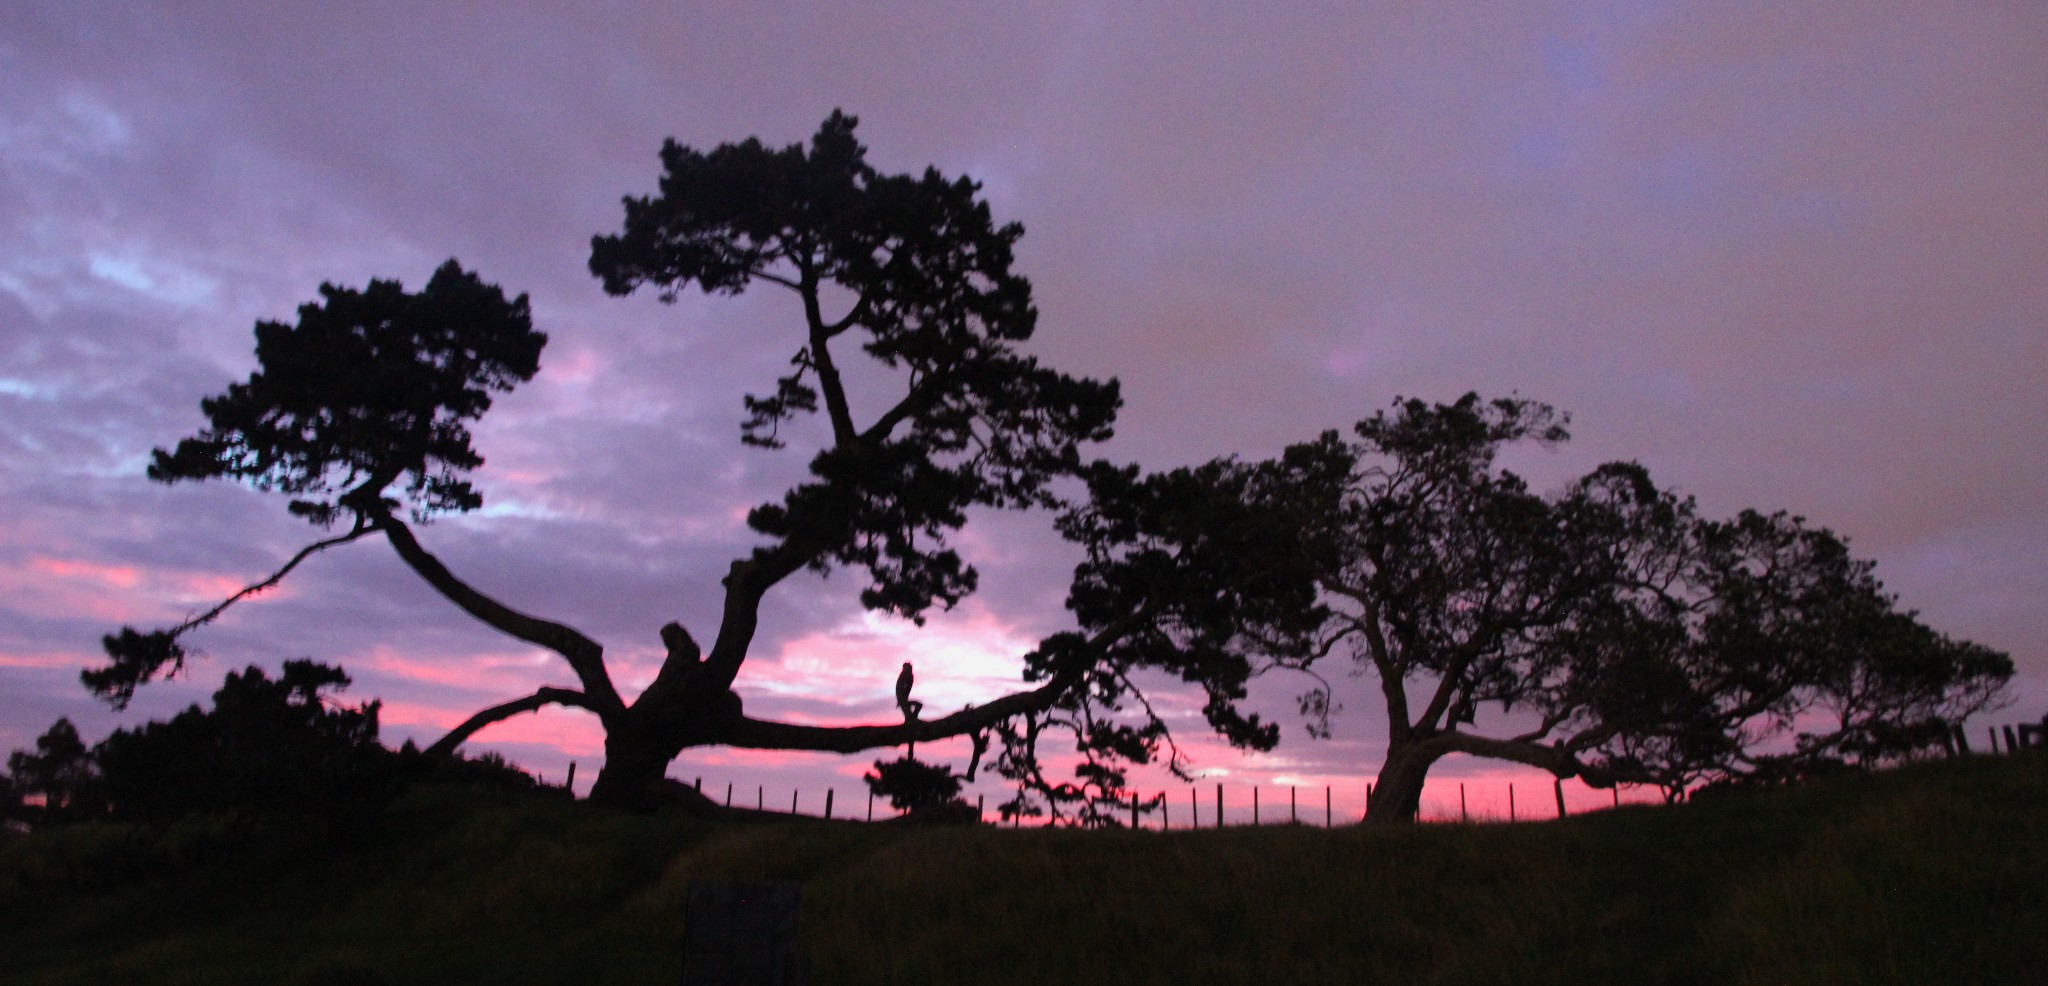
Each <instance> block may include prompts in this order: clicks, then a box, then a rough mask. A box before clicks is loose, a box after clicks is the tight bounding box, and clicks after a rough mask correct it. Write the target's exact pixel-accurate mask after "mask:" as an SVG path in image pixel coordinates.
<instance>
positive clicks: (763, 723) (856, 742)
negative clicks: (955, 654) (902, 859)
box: [720, 673, 1080, 753]
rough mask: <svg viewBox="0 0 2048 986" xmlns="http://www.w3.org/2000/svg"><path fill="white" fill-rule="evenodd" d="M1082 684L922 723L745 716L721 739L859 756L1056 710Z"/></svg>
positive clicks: (1055, 686)
mask: <svg viewBox="0 0 2048 986" xmlns="http://www.w3.org/2000/svg"><path fill="white" fill-rule="evenodd" d="M1079 680H1080V675H1079V674H1077V673H1069V674H1063V675H1055V676H1053V678H1052V680H1050V681H1048V682H1046V683H1045V684H1043V685H1040V686H1038V687H1037V688H1033V689H1031V690H1030V691H1023V692H1012V693H1010V694H1008V695H1005V696H1003V697H1002V698H999V699H996V700H995V701H993V702H990V703H988V704H986V705H970V706H968V707H967V708H964V709H961V710H960V711H958V712H955V713H953V714H952V715H949V716H946V717H944V718H940V719H921V720H913V721H910V722H902V723H896V724H893V725H887V726H805V725H798V724H796V723H787V722H769V721H767V720H764V719H755V718H752V717H748V716H742V717H741V718H740V719H739V720H738V721H737V722H736V723H734V724H733V726H732V727H731V729H730V730H728V731H727V732H726V733H725V734H724V735H722V736H721V737H720V740H721V742H722V743H724V745H726V746H736V747H742V748H745V749H749V750H815V751H818V752H822V753H859V752H860V751H862V750H872V749H876V748H878V747H889V746H902V745H904V744H906V743H928V742H931V741H933V740H942V739H947V738H950V737H954V736H965V735H967V734H969V733H976V732H980V731H982V730H984V729H989V728H992V727H993V726H995V724H996V723H999V722H1002V721H1003V720H1005V719H1010V718H1014V717H1016V716H1020V715H1024V714H1026V713H1030V712H1040V711H1043V710H1045V709H1047V708H1050V707H1052V705H1053V703H1055V702H1058V701H1059V699H1060V697H1061V696H1062V695H1064V694H1066V691H1067V689H1069V688H1071V687H1073V686H1074V685H1075V684H1076V683H1077V682H1078V681H1079Z"/></svg>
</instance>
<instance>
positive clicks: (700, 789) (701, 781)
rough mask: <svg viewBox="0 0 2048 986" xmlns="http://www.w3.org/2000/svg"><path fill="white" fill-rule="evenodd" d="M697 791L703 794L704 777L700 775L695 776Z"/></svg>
mask: <svg viewBox="0 0 2048 986" xmlns="http://www.w3.org/2000/svg"><path fill="white" fill-rule="evenodd" d="M697 793H698V794H703V793H704V778H702V777H699V778H697Z"/></svg>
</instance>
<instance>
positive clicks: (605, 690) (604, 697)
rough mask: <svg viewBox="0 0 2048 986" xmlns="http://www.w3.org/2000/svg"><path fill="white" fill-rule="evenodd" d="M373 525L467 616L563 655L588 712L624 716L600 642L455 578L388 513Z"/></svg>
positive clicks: (374, 519) (413, 568)
mask: <svg viewBox="0 0 2048 986" xmlns="http://www.w3.org/2000/svg"><path fill="white" fill-rule="evenodd" d="M371 523H372V524H374V525H375V526H376V527H377V528H378V529H379V530H382V531H383V532H384V535H385V537H386V539H388V540H389V541H390V542H391V547H392V548H393V549H395V550H396V551H397V552H398V557H399V558H400V559H402V560H403V561H404V562H405V563H406V564H407V565H408V566H410V567H411V568H412V570H413V571H414V572H417V573H419V576H420V578H423V579H425V580H426V581H427V584H428V585H431V586H433V587H434V589H435V590H436V591H438V592H440V593H441V595H443V596H446V597H447V598H448V600H449V601H450V602H452V603H454V604H455V605H457V606H459V607H461V608H462V611H463V612H465V613H468V614H469V615H471V616H474V617H476V618H477V619H479V620H481V621H483V622H484V623H485V624H487V625H489V626H491V627H492V628H494V629H496V630H498V631H499V632H501V633H504V634H506V635H508V636H512V637H516V638H518V639H520V640H524V641H526V642H527V643H530V644H534V645H537V646H540V647H545V648H547V649H549V650H551V651H554V652H555V653H557V654H560V655H562V657H563V659H565V660H567V661H568V662H569V667H570V669H571V670H573V671H575V672H576V677H577V679H578V680H579V681H581V682H582V684H583V695H584V699H585V702H586V703H587V705H588V707H589V708H591V709H592V710H594V711H596V712H598V713H599V714H613V713H618V712H623V711H624V710H625V705H624V703H623V702H621V701H620V700H619V693H618V690H617V689H615V688H614V687H612V679H611V675H610V674H609V673H607V672H606V671H605V668H604V648H603V647H601V646H599V645H598V643H597V641H595V640H592V639H590V638H589V637H587V636H585V635H584V634H583V633H582V632H581V631H579V630H577V629H575V628H574V627H570V626H567V625H564V624H561V623H556V622H554V621H553V620H545V619H541V618H540V617H536V616H528V615H527V614H525V613H522V612H519V611H518V610H516V609H513V608H512V607H510V606H507V605H505V604H504V603H501V602H499V601H497V600H496V599H493V598H491V597H490V596H487V595H485V594H483V593H482V592H479V591H477V589H476V588H474V587H472V586H471V585H470V584H469V583H467V582H464V581H462V580H461V579H459V578H456V577H455V573H453V572H451V571H449V570H448V566H446V565H443V564H442V563H441V560H440V559H439V558H436V557H434V556H433V554H432V553H430V552H429V551H427V549H426V548H424V547H422V546H421V545H420V542H419V539H418V538H416V537H414V536H413V533H412V528H410V527H407V526H406V525H405V522H404V521H401V520H399V519H398V518H396V517H393V516H391V515H390V514H388V513H386V514H382V515H379V516H376V517H373V518H371Z"/></svg>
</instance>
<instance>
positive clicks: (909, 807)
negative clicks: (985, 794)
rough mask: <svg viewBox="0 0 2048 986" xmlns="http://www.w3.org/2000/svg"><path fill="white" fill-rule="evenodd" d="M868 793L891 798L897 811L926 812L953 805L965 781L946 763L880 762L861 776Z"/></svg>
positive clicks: (892, 804) (891, 803)
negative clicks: (869, 771) (870, 771)
mask: <svg viewBox="0 0 2048 986" xmlns="http://www.w3.org/2000/svg"><path fill="white" fill-rule="evenodd" d="M861 780H863V781H866V782H867V785H868V790H870V791H873V792H874V793H876V794H878V795H881V796H882V797H884V798H887V799H889V806H890V807H891V808H894V809H896V810H897V811H923V810H925V809H929V808H937V807H938V806H940V805H944V804H950V803H952V802H953V801H954V800H956V799H958V798H959V797H960V785H961V783H962V781H964V780H965V778H963V777H961V776H960V775H959V774H955V773H953V768H951V767H948V766H946V765H945V764H938V763H926V762H924V761H922V760H919V759H917V758H916V757H909V756H905V757H898V758H896V759H894V760H877V761H875V769H874V771H873V772H872V773H866V774H862V775H861Z"/></svg>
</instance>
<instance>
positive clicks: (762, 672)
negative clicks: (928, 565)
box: [739, 604, 1037, 718]
mask: <svg viewBox="0 0 2048 986" xmlns="http://www.w3.org/2000/svg"><path fill="white" fill-rule="evenodd" d="M1036 645H1037V641H1036V640H1035V639H1032V638H1030V637H1028V636H1026V635H1024V634H1022V633H1020V632H1019V631H1018V630H1016V629H1015V628H1014V627H1013V626H1011V625H1010V624H1008V623H1006V622H1004V621H1003V620H1001V619H999V618H998V617H996V616H994V615H993V614H991V613H989V612H988V611H987V610H986V609H983V608H981V607H979V606H974V605H971V604H970V605H968V606H963V607H962V608H961V609H959V610H956V611H954V612H952V613H945V614H939V615H936V616H934V617H932V618H931V619H930V620H928V621H927V622H926V624H925V625H924V626H923V627H918V626H916V625H915V624H913V623H911V622H910V621H908V620H904V619H900V618H896V617H889V616H883V615H880V614H876V613H863V614H862V615H861V616H860V617H858V618H856V619H854V620H850V621H848V622H846V623H844V624H841V625H840V626H838V627H835V628H833V629H832V630H830V631H827V632H823V633H813V634H808V635H805V636H802V637H799V638H797V639H795V640H792V641H790V642H789V643H787V644H784V645H783V646H782V649H781V650H780V651H779V652H777V653H776V654H775V655H773V656H772V657H767V659H765V660H764V659H756V660H754V661H750V662H749V663H748V665H747V669H746V671H745V672H744V673H743V676H742V677H741V679H740V682H739V685H740V687H741V688H742V689H743V690H745V691H756V692H766V693H768V694H770V695H776V696H788V697H800V698H808V699H814V700H817V701H821V702H829V703H833V704H836V705H840V706H842V707H844V708H846V709H848V711H849V713H853V712H854V710H876V709H880V710H891V711H893V708H894V704H895V684H896V676H897V673H898V672H899V671H900V670H901V668H902V665H903V662H905V661H909V662H910V663H911V664H912V666H913V669H914V671H915V674H916V678H917V685H916V689H915V691H913V693H912V695H913V697H915V698H916V699H918V700H920V701H922V702H924V703H925V707H926V710H927V712H926V716H927V718H930V717H931V716H932V715H933V714H934V713H938V712H941V711H947V712H950V711H952V710H955V709H958V708H960V707H962V706H965V705H967V704H969V703H975V702H986V701H989V700H990V699H994V698H997V697H1000V696H1002V695H1004V694H1007V693H1009V692H1012V691H1016V690H1018V689H1019V688H1022V687H1024V685H1023V680H1022V672H1023V657H1024V654H1025V653H1026V652H1027V651H1029V650H1030V649H1031V648H1032V647H1034V646H1036ZM764 656H765V655H764Z"/></svg>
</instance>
